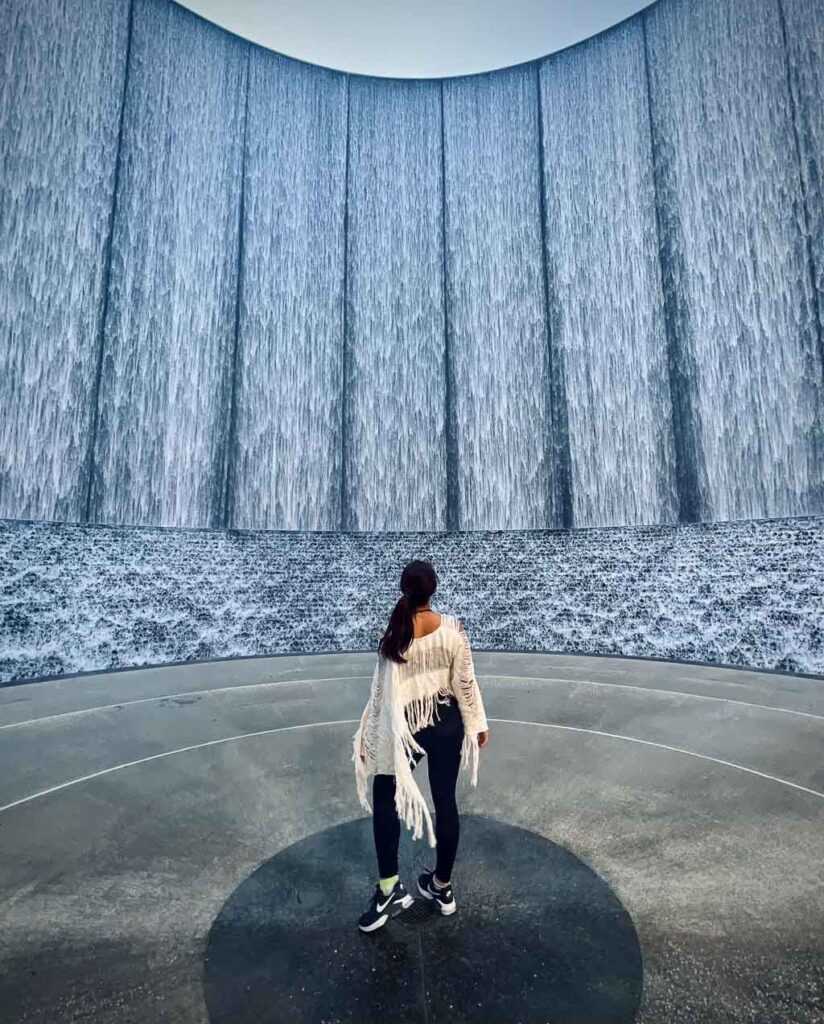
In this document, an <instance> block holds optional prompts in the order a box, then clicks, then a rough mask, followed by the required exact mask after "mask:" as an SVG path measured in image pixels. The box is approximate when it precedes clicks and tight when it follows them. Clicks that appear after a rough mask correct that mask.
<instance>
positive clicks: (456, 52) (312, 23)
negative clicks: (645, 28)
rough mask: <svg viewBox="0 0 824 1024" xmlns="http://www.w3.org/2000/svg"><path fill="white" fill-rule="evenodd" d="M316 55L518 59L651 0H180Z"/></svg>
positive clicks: (430, 68) (451, 61) (387, 71)
mask: <svg viewBox="0 0 824 1024" xmlns="http://www.w3.org/2000/svg"><path fill="white" fill-rule="evenodd" d="M179 2H181V3H183V6H184V7H189V8H191V9H192V10H193V11H196V12H197V13H198V14H201V15H203V17H205V18H209V19H210V20H211V21H214V22H216V23H217V24H218V25H222V26H223V27H224V28H227V29H229V30H230V31H232V32H236V33H237V34H238V35H241V36H244V37H245V38H246V39H251V40H252V41H253V42H256V43H259V44H261V45H262V46H267V47H269V48H270V49H272V50H277V51H278V52H279V53H286V54H288V55H289V56H290V57H299V58H300V59H301V60H306V61H309V62H310V63H312V64H321V65H323V66H324V67H329V68H338V69H340V70H343V71H355V72H359V73H360V74H366V75H381V76H388V77H396V78H439V77H445V76H450V75H465V74H471V73H475V72H478V71H490V70H492V69H493V68H501V67H507V66H508V65H510V64H520V63H522V62H523V61H526V60H532V59H534V58H535V57H542V56H544V55H545V54H547V53H552V52H553V51H555V50H561V49H563V48H564V47H565V46H570V45H572V44H573V43H576V42H579V41H580V40H581V39H586V38H587V37H588V36H591V35H594V34H595V33H596V32H600V31H601V30H602V29H604V28H607V27H608V26H609V25H614V24H616V22H619V21H623V19H624V18H626V17H628V16H629V15H630V14H634V13H635V12H636V11H638V10H640V9H641V8H642V7H647V6H648V5H649V4H650V2H652V0H349V2H346V0H179Z"/></svg>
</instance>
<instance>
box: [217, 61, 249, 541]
mask: <svg viewBox="0 0 824 1024" xmlns="http://www.w3.org/2000/svg"><path fill="white" fill-rule="evenodd" d="M251 53H252V48H251V47H247V48H246V70H245V77H246V94H245V96H244V99H243V128H242V136H241V147H242V148H241V158H240V202H239V203H238V218H237V268H236V270H235V280H236V282H237V294H236V296H235V327H234V336H233V338H232V345H231V351H230V358H229V359H228V360H227V365H226V375H225V377H224V400H223V402H222V407H223V408H226V409H227V410H228V411H227V417H228V418H227V424H226V429H225V431H224V432H223V433H224V443H223V445H222V447H221V452H220V463H219V465H218V468H217V471H216V474H215V483H216V486H217V494H216V497H215V508H216V510H217V514H216V519H217V521H218V525H219V526H222V527H225V528H228V527H229V526H231V523H232V509H233V508H234V473H233V470H234V460H235V442H236V430H237V380H238V338H239V337H240V304H241V301H242V296H243V220H244V215H245V214H244V210H245V202H244V199H245V189H244V184H245V157H246V150H247V145H246V141H247V136H248V132H249V78H250V75H249V63H250V61H251Z"/></svg>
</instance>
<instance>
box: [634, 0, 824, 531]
mask: <svg viewBox="0 0 824 1024" xmlns="http://www.w3.org/2000/svg"><path fill="white" fill-rule="evenodd" d="M645 16H646V17H647V26H646V27H647V43H648V52H649V72H650V89H651V100H652V117H653V131H654V134H655V137H656V146H657V149H656V157H657V159H658V161H659V166H658V172H659V177H658V182H657V184H658V190H657V199H658V203H659V208H660V217H661V220H660V223H661V227H662V237H661V244H662V260H663V262H664V267H665V274H667V275H669V277H670V287H671V288H672V289H673V294H675V295H676V296H677V304H676V306H675V310H674V312H675V324H674V329H675V331H676V332H677V336H678V352H679V354H680V356H681V357H682V358H683V359H684V360H685V364H684V366H683V367H682V370H683V373H684V376H685V377H686V378H687V379H688V380H689V386H690V388H691V389H692V392H693V393H692V404H693V408H694V410H695V430H696V447H697V450H696V469H697V474H698V481H699V491H700V495H699V504H698V508H699V512H700V517H701V518H703V519H730V518H750V517H761V516H781V515H803V514H807V513H813V512H815V511H817V510H820V509H821V507H822V471H823V467H822V461H821V459H820V456H819V454H818V450H817V449H818V445H817V443H816V438H817V437H818V436H820V431H821V423H822V389H821V386H820V381H821V365H820V355H819V352H818V344H817V331H816V325H815V322H814V316H813V295H812V286H811V283H810V278H809V270H808V262H807V252H806V245H805V239H804V234H803V230H801V224H802V223H803V209H802V197H801V194H800V184H799V173H798V165H797V156H796V146H795V141H794V138H793V125H792V116H791V109H790V97H789V93H788V88H787V78H786V69H785V55H784V47H783V40H782V32H781V24H780V19H779V12H778V8H777V5H776V3H775V2H774V0H667V2H665V3H659V4H656V5H655V6H654V7H652V8H650V10H649V12H647V14H646V15H645Z"/></svg>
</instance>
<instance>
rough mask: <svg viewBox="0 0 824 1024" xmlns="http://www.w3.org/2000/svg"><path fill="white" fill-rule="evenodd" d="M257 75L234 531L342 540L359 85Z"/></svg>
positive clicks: (302, 72)
mask: <svg viewBox="0 0 824 1024" xmlns="http://www.w3.org/2000/svg"><path fill="white" fill-rule="evenodd" d="M249 74H250V76H251V77H250V84H249V111H248V118H249V121H248V133H247V151H246V157H245V160H246V164H245V185H244V188H245V191H244V224H243V293H242V296H241V300H240V302H241V305H240V333H239V337H238V378H237V383H236V387H237V394H236V404H237V425H236V444H235V455H234V466H233V479H234V507H233V521H232V525H233V526H235V527H244V528H250V529H261V528H270V529H271V528H276V529H282V530H337V529H339V527H340V516H341V509H340V471H341V467H340V450H341V449H340V435H339V429H340V419H341V416H340V413H341V405H340V403H341V401H342V394H341V371H342V365H341V356H342V344H341V341H342V337H343V324H342V293H343V251H344V235H343V228H344V200H345V192H344V181H345V161H346V78H345V76H344V75H340V74H337V73H335V72H330V71H324V70H323V69H319V68H313V67H310V66H308V65H304V64H300V63H298V62H296V61H291V60H288V59H286V58H282V57H279V56H277V55H275V54H272V53H267V52H265V51H263V50H258V49H253V50H252V53H251V58H250V65H249Z"/></svg>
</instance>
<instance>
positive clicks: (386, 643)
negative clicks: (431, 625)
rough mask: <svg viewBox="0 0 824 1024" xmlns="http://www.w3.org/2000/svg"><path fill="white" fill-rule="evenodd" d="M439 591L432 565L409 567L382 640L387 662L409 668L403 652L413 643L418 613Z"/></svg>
mask: <svg viewBox="0 0 824 1024" xmlns="http://www.w3.org/2000/svg"><path fill="white" fill-rule="evenodd" d="M437 589H438V574H437V573H436V572H435V567H434V566H433V565H432V563H431V562H426V561H423V560H421V559H419V558H416V559H415V561H414V562H410V563H409V564H408V565H407V566H405V568H404V570H403V572H402V573H401V591H402V594H401V597H400V600H399V601H398V603H397V604H396V605H395V607H394V608H393V609H392V614H391V615H390V616H389V625H388V626H387V627H386V632H385V633H383V635H382V636H381V642H380V645H379V647H378V650H379V651H380V653H381V654H383V656H384V657H385V658H391V659H392V661H397V662H399V663H400V664H401V665H405V664H406V658H402V657H401V651H405V650H406V648H407V647H408V646H409V645H410V644H411V643H412V637H413V635H414V631H413V628H412V626H413V622H414V621H415V620H414V618H413V614H414V611H415V609H416V608H418V607H419V606H420V605H422V604H426V602H427V601H428V600H429V598H430V597H431V596H432V595H433V594H434V593H435V591H436V590H437Z"/></svg>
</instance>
